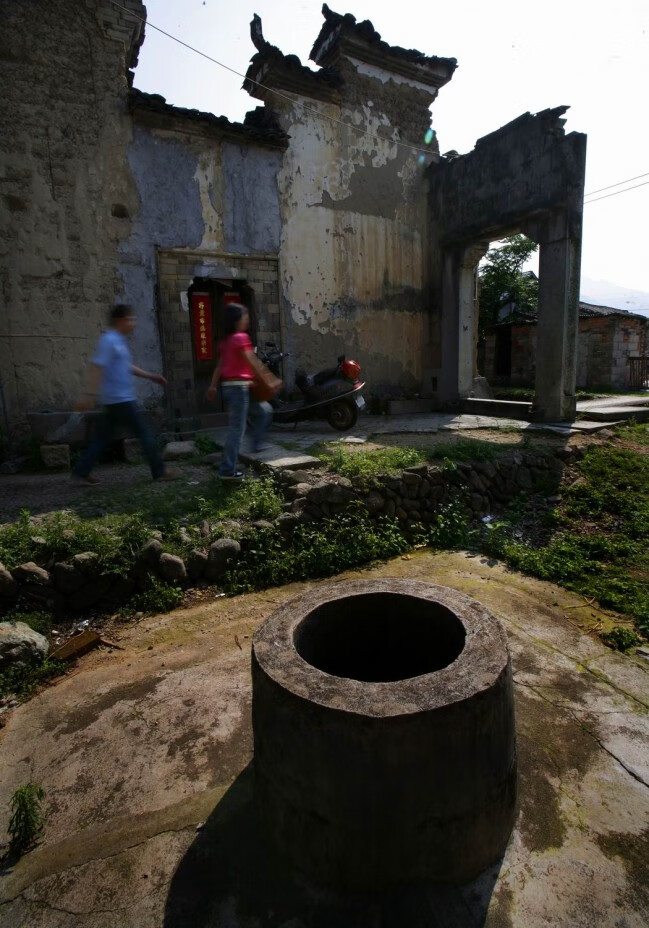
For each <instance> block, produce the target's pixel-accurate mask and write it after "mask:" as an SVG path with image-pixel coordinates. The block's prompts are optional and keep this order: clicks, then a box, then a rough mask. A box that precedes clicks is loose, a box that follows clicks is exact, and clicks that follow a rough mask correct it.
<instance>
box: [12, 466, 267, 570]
mask: <svg viewBox="0 0 649 928" xmlns="http://www.w3.org/2000/svg"><path fill="white" fill-rule="evenodd" d="M208 490H209V492H208V493H206V494H205V495H203V496H197V495H196V493H195V491H194V494H193V496H192V498H191V500H190V501H188V502H187V503H186V504H185V505H181V506H180V508H178V507H179V503H178V501H177V500H175V499H174V497H173V496H171V497H170V498H169V508H168V509H167V510H166V511H165V512H164V513H162V512H161V510H160V508H159V507H158V506H154V507H153V510H151V509H150V508H148V506H147V499H146V498H144V499H143V498H142V497H141V496H140V494H137V493H134V494H132V503H131V505H130V506H129V509H130V510H131V511H130V512H127V513H123V514H121V515H118V514H110V515H106V516H100V517H97V518H86V519H84V518H81V517H79V516H77V515H74V514H70V513H55V514H53V515H51V516H49V517H47V518H43V519H41V520H40V521H39V522H38V524H37V525H34V524H33V523H32V522H31V521H30V517H29V513H28V512H27V511H25V510H23V512H22V513H21V515H20V517H19V518H18V519H17V520H16V522H13V523H11V524H9V525H6V526H4V527H3V528H0V561H1V562H2V563H3V564H4V565H5V567H6V568H7V569H8V570H11V569H12V568H14V567H16V566H17V565H18V564H24V563H25V562H27V561H36V562H37V563H43V562H44V561H48V560H54V561H65V560H69V559H70V558H71V557H73V556H74V555H75V554H81V553H83V552H85V551H94V552H96V553H97V555H98V557H99V567H100V570H101V571H102V572H103V573H107V574H111V575H114V576H125V575H126V574H127V573H128V572H129V570H130V568H131V567H132V565H133V560H134V557H135V555H136V554H137V552H138V551H139V549H140V548H141V547H142V545H143V544H144V543H145V542H146V541H148V539H149V538H151V537H152V532H153V531H154V530H156V529H160V530H162V532H163V534H164V535H165V547H166V548H167V550H169V551H170V552H171V553H182V551H183V550H184V548H187V544H184V545H183V542H182V541H181V540H179V534H178V532H179V528H180V523H179V516H180V514H182V515H183V516H184V517H185V519H186V520H187V519H188V520H189V521H192V520H193V521H195V522H197V523H198V522H200V521H202V520H203V519H208V520H210V521H213V522H217V521H219V520H223V519H233V518H236V519H244V520H246V519H247V520H254V519H274V518H276V517H277V516H278V515H279V514H280V512H281V511H282V504H283V498H282V497H281V495H280V493H279V492H278V490H277V487H276V485H275V483H274V481H273V480H272V478H270V477H264V478H262V479H261V480H248V481H245V482H244V483H242V484H240V485H235V486H230V485H227V484H224V483H222V481H219V480H215V481H214V482H213V483H212V484H210V485H209V487H208Z"/></svg>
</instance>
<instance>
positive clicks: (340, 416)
mask: <svg viewBox="0 0 649 928" xmlns="http://www.w3.org/2000/svg"><path fill="white" fill-rule="evenodd" d="M357 419H358V409H357V408H356V404H355V403H350V402H348V401H347V400H336V402H335V403H332V404H331V406H329V408H328V409H327V422H328V423H329V425H330V426H331V427H332V428H333V429H338V431H339V432H346V431H347V429H351V428H353V427H354V426H355V425H356V420H357Z"/></svg>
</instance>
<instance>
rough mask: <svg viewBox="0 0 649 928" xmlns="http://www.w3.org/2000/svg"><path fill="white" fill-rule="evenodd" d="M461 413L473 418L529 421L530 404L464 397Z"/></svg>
mask: <svg viewBox="0 0 649 928" xmlns="http://www.w3.org/2000/svg"><path fill="white" fill-rule="evenodd" d="M460 408H461V410H462V412H465V413H468V414H470V415H474V416H495V417H496V418H498V419H523V420H524V419H529V418H530V415H531V411H532V404H531V403H526V402H521V401H520V400H493V399H479V398H478V397H466V398H465V399H463V400H461V402H460Z"/></svg>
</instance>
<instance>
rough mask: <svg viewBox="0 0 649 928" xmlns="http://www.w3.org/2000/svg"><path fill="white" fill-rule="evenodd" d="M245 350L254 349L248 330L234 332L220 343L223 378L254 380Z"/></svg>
mask: <svg viewBox="0 0 649 928" xmlns="http://www.w3.org/2000/svg"><path fill="white" fill-rule="evenodd" d="M244 351H252V342H251V341H250V336H249V335H248V333H247V332H234V333H233V334H232V335H228V336H227V338H224V339H223V341H222V342H220V343H219V356H220V358H221V380H253V379H254V377H253V373H252V368H251V367H250V364H249V363H248V359H247V358H246V356H245V355H244V353H243V352H244Z"/></svg>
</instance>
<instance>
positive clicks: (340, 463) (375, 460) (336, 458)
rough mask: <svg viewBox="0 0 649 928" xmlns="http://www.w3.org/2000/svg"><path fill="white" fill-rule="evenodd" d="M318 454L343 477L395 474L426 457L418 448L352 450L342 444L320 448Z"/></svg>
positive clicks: (419, 462) (330, 467) (330, 468)
mask: <svg viewBox="0 0 649 928" xmlns="http://www.w3.org/2000/svg"><path fill="white" fill-rule="evenodd" d="M317 456H318V457H319V458H320V460H322V461H325V463H326V464H327V466H328V468H329V470H332V471H334V473H336V474H340V475H341V476H342V477H350V478H351V477H368V478H369V477H376V476H377V475H378V474H395V473H398V472H399V471H402V470H404V469H405V468H407V467H412V466H413V465H415V464H421V463H422V462H423V461H424V460H425V457H424V455H423V454H422V452H421V451H418V450H417V449H416V448H379V449H376V450H372V451H350V450H348V449H347V448H344V447H342V446H341V445H336V446H335V447H334V448H333V449H330V448H327V449H326V450H319V451H318V454H317Z"/></svg>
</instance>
